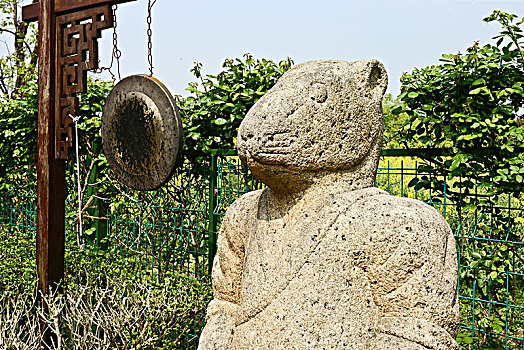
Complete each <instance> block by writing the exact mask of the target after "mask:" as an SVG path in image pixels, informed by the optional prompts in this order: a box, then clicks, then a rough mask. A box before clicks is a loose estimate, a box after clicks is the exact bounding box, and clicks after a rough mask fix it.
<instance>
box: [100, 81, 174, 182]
mask: <svg viewBox="0 0 524 350" xmlns="http://www.w3.org/2000/svg"><path fill="white" fill-rule="evenodd" d="M101 134H102V144H103V150H104V153H105V155H106V158H107V162H108V164H109V166H110V168H111V170H112V171H113V174H114V176H115V177H116V178H117V179H118V180H119V181H120V182H121V183H123V184H124V185H126V186H127V187H129V188H132V189H136V190H142V191H150V190H156V189H158V188H160V187H161V186H162V185H164V184H165V183H167V182H168V181H169V180H170V179H171V177H172V176H173V174H174V173H175V171H176V169H177V166H178V165H179V164H180V161H181V153H182V152H181V151H182V144H183V130H182V120H181V118H180V113H179V111H178V107H177V105H176V103H175V100H174V98H173V96H172V95H171V94H170V92H169V90H168V89H167V88H166V87H165V86H164V84H162V83H161V82H160V81H159V80H158V79H156V78H154V77H151V76H148V75H132V76H129V77H126V78H124V79H122V80H121V81H120V82H119V83H118V84H117V85H115V87H114V88H113V90H112V91H111V92H110V94H109V96H108V97H107V100H106V103H105V106H104V110H103V114H102V130H101Z"/></svg>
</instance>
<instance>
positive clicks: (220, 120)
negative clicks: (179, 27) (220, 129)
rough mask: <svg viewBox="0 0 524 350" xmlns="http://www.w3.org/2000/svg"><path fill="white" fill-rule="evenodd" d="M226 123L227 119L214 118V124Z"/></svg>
mask: <svg viewBox="0 0 524 350" xmlns="http://www.w3.org/2000/svg"><path fill="white" fill-rule="evenodd" d="M226 123H227V120H225V119H224V118H217V119H216V120H215V124H216V125H224V124H226Z"/></svg>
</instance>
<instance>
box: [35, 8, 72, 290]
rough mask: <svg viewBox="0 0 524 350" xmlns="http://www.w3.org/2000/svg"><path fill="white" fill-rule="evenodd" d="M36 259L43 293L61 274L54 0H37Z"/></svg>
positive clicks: (60, 164)
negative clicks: (56, 150)
mask: <svg viewBox="0 0 524 350" xmlns="http://www.w3.org/2000/svg"><path fill="white" fill-rule="evenodd" d="M39 4H40V21H39V25H38V30H39V33H38V45H39V46H38V51H39V52H38V54H39V63H38V67H39V69H38V84H39V85H38V147H37V162H38V163H37V181H38V183H37V193H38V197H37V221H36V231H37V234H36V249H37V255H36V261H37V269H38V271H37V272H38V279H39V287H40V290H41V291H42V292H43V293H44V294H47V293H48V292H49V291H50V290H49V289H50V287H51V286H53V285H56V283H58V282H60V280H61V279H62V278H63V276H64V252H65V246H64V244H65V240H64V237H65V198H66V196H65V161H64V160H61V159H55V142H54V135H55V89H56V56H57V55H56V49H57V42H56V37H55V32H56V30H55V22H56V16H55V10H54V5H55V4H54V0H40V3H39Z"/></svg>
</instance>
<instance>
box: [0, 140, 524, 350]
mask: <svg viewBox="0 0 524 350" xmlns="http://www.w3.org/2000/svg"><path fill="white" fill-rule="evenodd" d="M433 180H437V182H438V183H440V184H441V186H440V189H439V190H438V191H436V190H435V189H434V188H433V187H431V186H428V183H431V181H433ZM472 184H473V187H472V188H473V190H470V191H469V192H470V194H469V196H477V197H480V196H482V195H483V193H485V189H482V188H476V187H475V183H474V181H473V180H472ZM376 186H377V187H379V188H381V189H383V190H386V191H388V192H389V193H390V194H391V195H395V196H403V197H409V198H416V199H419V200H421V201H424V202H426V203H428V204H429V205H432V206H434V207H435V208H436V209H437V210H438V211H439V212H440V213H441V214H442V215H443V216H444V217H445V218H446V220H447V221H448V223H449V225H450V227H451V228H452V230H453V232H454V233H455V237H456V239H457V252H458V257H459V266H458V269H459V294H460V317H461V319H460V327H461V328H460V333H459V336H458V338H457V339H458V341H459V343H460V344H461V348H464V349H524V334H523V329H524V242H523V240H524V217H523V215H522V214H523V208H524V206H523V203H522V201H521V200H520V199H518V198H513V197H511V196H505V197H503V198H502V199H500V200H499V201H498V202H496V203H495V204H492V205H491V206H489V207H486V206H483V205H482V204H480V203H479V204H478V205H477V206H469V207H467V208H466V207H465V206H463V205H461V204H462V203H460V201H461V198H462V197H461V191H462V189H461V188H457V187H456V183H455V182H454V180H453V179H451V180H450V179H449V178H448V176H447V172H446V169H435V168H432V167H430V166H428V164H427V163H426V162H425V161H423V160H422V159H420V158H417V157H415V156H413V155H412V153H409V152H407V151H405V150H383V157H382V158H381V161H380V165H379V170H378V175H377V178H376ZM262 187H263V184H261V183H259V182H258V181H257V180H256V179H255V178H253V176H252V175H251V174H250V173H249V171H248V170H247V169H246V168H245V167H243V166H242V164H241V163H240V161H239V159H238V157H236V155H235V152H234V151H232V150H214V151H213V152H212V154H211V156H210V166H209V167H206V168H202V167H200V166H199V167H198V168H196V167H195V166H194V165H191V166H185V167H183V168H182V169H180V170H179V171H178V172H177V174H176V176H175V177H174V178H173V180H171V181H170V182H169V183H168V184H167V185H166V186H164V187H163V188H162V189H160V190H157V191H150V192H138V191H131V190H123V189H120V190H119V191H116V192H115V193H113V194H111V195H108V196H107V198H105V200H102V199H99V204H98V209H99V210H98V211H97V212H96V213H94V212H91V213H86V214H85V216H86V219H85V220H86V221H87V222H89V224H88V225H86V226H85V232H84V233H85V234H86V235H87V236H89V237H91V238H90V239H88V241H90V242H93V241H97V242H98V241H101V240H102V241H104V240H105V241H107V244H109V245H111V246H112V247H116V249H118V250H119V252H120V254H121V255H122V256H125V257H128V258H131V259H134V260H135V261H136V262H137V264H141V266H143V269H142V271H144V273H149V274H162V272H163V271H166V270H167V269H173V270H176V271H180V272H182V273H185V274H190V275H193V276H196V277H204V276H206V275H209V272H210V267H211V261H212V259H213V256H214V253H215V251H216V234H217V232H218V230H219V227H220V221H221V219H222V217H223V215H224V213H225V211H226V210H227V208H228V207H229V205H230V204H231V203H232V202H233V201H234V200H235V199H237V198H238V197H240V196H241V195H242V194H243V193H246V192H249V191H252V190H255V189H259V188H262ZM71 196H72V195H71ZM71 196H70V198H69V200H70V203H69V204H68V206H67V211H68V213H69V214H68V219H67V221H66V222H67V234H68V237H69V239H73V238H74V237H75V230H77V226H78V225H76V223H75V215H74V214H71V213H73V212H74V211H75V209H74V203H73V202H74V198H72V197H71ZM464 196H466V194H464ZM457 198H459V199H458V201H459V202H457ZM86 200H87V199H86ZM470 202H471V201H470ZM35 203H36V201H35V191H34V189H29V190H27V192H19V193H16V194H6V193H3V194H0V225H1V226H4V227H8V229H16V230H24V231H26V230H29V231H30V232H34V231H35V213H36V204H35ZM473 203H475V201H473ZM101 223H102V224H101ZM100 224H101V225H100ZM95 236H96V237H95ZM89 237H87V238H89ZM93 237H95V238H93ZM104 237H105V238H104Z"/></svg>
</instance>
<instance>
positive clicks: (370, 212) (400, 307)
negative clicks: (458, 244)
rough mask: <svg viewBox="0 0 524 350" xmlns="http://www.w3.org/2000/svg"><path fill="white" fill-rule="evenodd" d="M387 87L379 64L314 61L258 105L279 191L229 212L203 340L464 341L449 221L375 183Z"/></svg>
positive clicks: (238, 343)
mask: <svg viewBox="0 0 524 350" xmlns="http://www.w3.org/2000/svg"><path fill="white" fill-rule="evenodd" d="M386 86H387V74H386V71H385V69H384V67H383V65H382V64H381V63H380V62H378V61H377V60H363V61H358V62H353V63H350V62H344V61H313V62H307V63H303V64H299V65H297V66H295V67H294V68H293V69H291V70H289V71H288V72H287V73H285V74H284V75H283V76H282V78H281V79H280V80H279V81H278V82H277V84H276V85H275V86H274V87H273V88H272V89H271V90H270V91H269V92H268V93H267V94H266V95H264V96H263V97H262V98H261V99H260V100H259V101H258V102H257V103H256V104H255V105H254V106H253V108H251V110H250V111H249V112H248V114H247V116H246V118H245V119H244V121H243V122H242V124H241V126H240V129H239V133H238V138H237V148H238V153H239V155H240V157H241V159H242V160H243V161H244V162H246V163H247V165H248V167H249V169H250V170H251V171H252V172H253V174H254V175H255V176H256V177H257V178H258V179H259V180H260V181H262V182H263V183H265V184H266V185H267V186H268V187H267V188H266V189H264V190H259V191H254V192H251V193H247V194H245V195H243V196H242V197H241V198H239V199H238V200H237V201H235V202H234V203H233V204H232V205H231V206H230V208H229V209H228V210H227V213H226V216H225V218H224V221H223V224H222V227H221V230H220V233H219V236H218V252H217V256H216V257H215V260H214V265H213V274H212V275H213V293H214V299H213V300H212V301H211V303H210V304H209V307H208V311H207V317H206V320H207V324H206V326H205V328H204V331H203V333H202V335H201V338H200V344H199V349H201V350H204V349H358V350H360V349H362V350H364V349H366V350H367V349H403V350H409V349H458V346H457V343H456V342H455V340H454V338H455V336H456V335H457V331H458V326H459V308H458V294H457V254H456V248H455V239H454V237H453V234H452V232H451V229H450V228H449V226H448V224H447V223H446V221H445V220H444V218H443V217H442V216H441V215H440V214H439V213H438V212H437V211H436V210H435V209H433V208H432V207H430V206H428V205H426V204H424V203H422V202H420V201H417V200H413V199H408V198H400V197H393V196H390V195H389V194H388V193H386V192H384V191H382V190H379V189H377V188H375V187H373V186H374V181H375V176H376V171H377V167H378V161H379V156H380V150H381V146H382V133H383V129H384V122H383V118H382V104H381V101H382V97H383V95H384V92H385V89H386Z"/></svg>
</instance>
